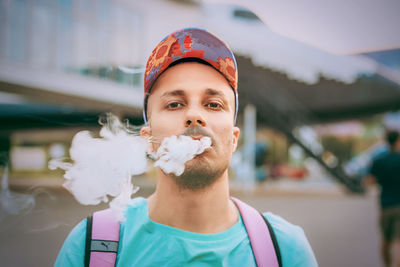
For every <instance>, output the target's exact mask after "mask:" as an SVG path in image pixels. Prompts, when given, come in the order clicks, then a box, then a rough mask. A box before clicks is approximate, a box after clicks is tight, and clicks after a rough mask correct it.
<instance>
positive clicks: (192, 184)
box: [173, 155, 229, 191]
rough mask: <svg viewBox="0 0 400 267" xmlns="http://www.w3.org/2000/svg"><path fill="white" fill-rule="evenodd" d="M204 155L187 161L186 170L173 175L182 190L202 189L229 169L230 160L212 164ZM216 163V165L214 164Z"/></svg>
mask: <svg viewBox="0 0 400 267" xmlns="http://www.w3.org/2000/svg"><path fill="white" fill-rule="evenodd" d="M202 156H203V155H200V156H197V157H196V158H195V159H193V160H191V161H189V162H187V163H186V166H185V171H184V172H183V174H182V175H180V176H173V178H174V180H175V182H176V184H177V185H178V187H179V188H180V189H182V190H192V191H201V190H204V189H206V188H208V187H209V186H211V185H212V184H214V183H215V181H217V180H218V178H220V177H221V176H222V175H223V173H224V172H225V171H226V170H227V169H228V166H229V162H222V163H216V165H214V164H211V163H210V162H208V161H207V160H206V159H203V158H202ZM212 165H214V166H212Z"/></svg>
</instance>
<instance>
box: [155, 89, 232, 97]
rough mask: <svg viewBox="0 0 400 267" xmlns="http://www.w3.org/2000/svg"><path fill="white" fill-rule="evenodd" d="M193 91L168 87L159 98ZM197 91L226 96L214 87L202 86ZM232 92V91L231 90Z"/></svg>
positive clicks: (209, 94)
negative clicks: (202, 87) (201, 88)
mask: <svg viewBox="0 0 400 267" xmlns="http://www.w3.org/2000/svg"><path fill="white" fill-rule="evenodd" d="M190 92H193V90H191V89H170V90H166V91H164V92H162V94H161V98H164V97H173V96H182V97H183V96H186V95H187V94H190ZM199 93H201V94H203V95H206V96H218V97H224V98H225V97H227V96H226V93H225V92H224V91H223V90H221V89H214V88H204V89H203V90H199ZM232 93H233V91H232Z"/></svg>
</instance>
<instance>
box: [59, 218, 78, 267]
mask: <svg viewBox="0 0 400 267" xmlns="http://www.w3.org/2000/svg"><path fill="white" fill-rule="evenodd" d="M85 241H86V219H85V220H82V221H81V222H80V223H78V224H77V225H76V226H75V227H74V228H73V229H72V231H71V232H70V233H69V235H68V237H67V239H66V240H65V241H64V244H63V246H62V248H61V250H60V252H59V254H58V257H57V260H56V262H55V264H54V266H56V267H57V266H83V261H84V257H85Z"/></svg>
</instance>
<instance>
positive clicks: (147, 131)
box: [140, 126, 153, 154]
mask: <svg viewBox="0 0 400 267" xmlns="http://www.w3.org/2000/svg"><path fill="white" fill-rule="evenodd" d="M140 136H141V137H143V138H145V139H147V141H148V143H147V153H149V154H151V153H152V152H153V143H152V142H150V140H149V139H150V138H151V128H150V126H143V127H142V128H141V129H140Z"/></svg>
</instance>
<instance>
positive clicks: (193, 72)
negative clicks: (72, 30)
mask: <svg viewBox="0 0 400 267" xmlns="http://www.w3.org/2000/svg"><path fill="white" fill-rule="evenodd" d="M237 77H238V76H237V66H236V61H235V58H234V55H233V53H232V51H231V50H230V49H229V48H228V46H227V45H226V44H225V43H224V42H223V41H221V40H220V39H218V38H217V37H216V36H214V35H213V34H211V33H209V32H208V31H206V30H202V29H197V28H186V29H182V30H179V31H177V32H175V33H172V34H170V35H168V36H167V37H166V38H164V39H163V40H162V41H161V43H159V44H158V45H157V47H156V48H155V49H154V51H153V53H152V54H151V56H150V58H149V60H148V63H147V65H146V71H145V88H144V89H145V90H144V92H145V101H144V119H145V122H146V126H144V127H143V128H142V129H141V136H142V137H145V138H150V139H152V140H153V141H156V142H151V143H150V147H149V149H150V150H152V151H156V150H157V148H158V147H159V146H160V143H159V141H160V140H162V138H164V137H169V136H172V135H181V134H185V135H188V136H191V137H192V138H193V139H199V138H201V137H203V136H208V137H210V138H211V140H212V145H211V148H209V149H207V150H206V151H205V152H204V153H203V154H200V155H198V156H196V157H195V158H193V159H192V160H190V161H188V162H186V164H185V171H184V173H183V174H182V175H180V176H175V175H173V174H167V173H165V172H164V171H163V170H161V169H160V168H158V169H157V185H156V190H155V192H154V193H153V194H152V195H151V196H150V197H149V198H147V199H145V198H135V199H133V200H132V202H131V203H130V204H129V205H128V206H127V208H126V210H125V215H126V220H125V221H123V222H121V228H120V229H121V230H120V235H119V236H120V238H119V240H120V242H119V245H118V251H117V252H118V253H117V259H116V263H117V264H116V265H118V266H246V267H248V266H256V261H255V257H254V255H253V252H254V250H253V251H252V246H251V243H250V239H249V236H248V233H247V232H246V228H245V226H244V223H243V220H242V216H241V214H240V213H239V210H238V207H237V206H236V205H235V203H234V201H233V199H232V198H231V197H230V193H229V177H228V166H229V162H230V160H231V157H232V153H233V152H234V151H235V150H236V147H237V144H238V139H239V133H240V130H239V128H238V127H236V126H235V120H236V115H237V108H238V102H237V93H238V92H237ZM157 141H158V142H157ZM256 215H257V216H259V217H260V218H262V216H263V217H264V218H265V219H264V218H263V219H262V222H263V223H264V220H267V221H268V222H269V224H270V226H271V230H270V231H269V232H270V233H271V235H273V234H274V235H275V237H276V243H277V247H275V252H277V251H280V255H281V256H277V257H278V258H281V266H285V267H296V266H298V267H301V266H303V267H315V266H317V262H316V259H315V256H314V253H313V251H312V249H311V246H310V244H309V243H308V240H307V238H306V236H305V234H304V232H303V230H302V228H301V227H299V226H296V225H293V224H291V223H289V222H287V221H286V220H284V219H282V218H281V217H279V216H277V215H274V214H272V213H270V212H268V213H264V214H262V215H260V214H259V213H258V212H256ZM257 218H258V217H257ZM264 226H266V225H264ZM86 229H87V224H86V221H85V220H84V221H82V222H81V223H79V224H78V225H77V226H76V227H75V228H74V229H73V230H72V232H71V233H70V235H69V236H68V238H67V240H66V241H65V243H64V245H63V247H62V249H61V251H60V253H59V256H58V258H57V261H56V264H55V265H56V266H63V267H65V266H83V264H84V258H85V235H86V232H87V231H86ZM265 230H266V231H268V228H266V229H265ZM262 252H263V255H270V254H269V253H268V252H269V251H262ZM271 255H273V256H274V255H275V254H271ZM276 255H277V254H276ZM278 261H279V260H278ZM271 266H275V265H271Z"/></svg>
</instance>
